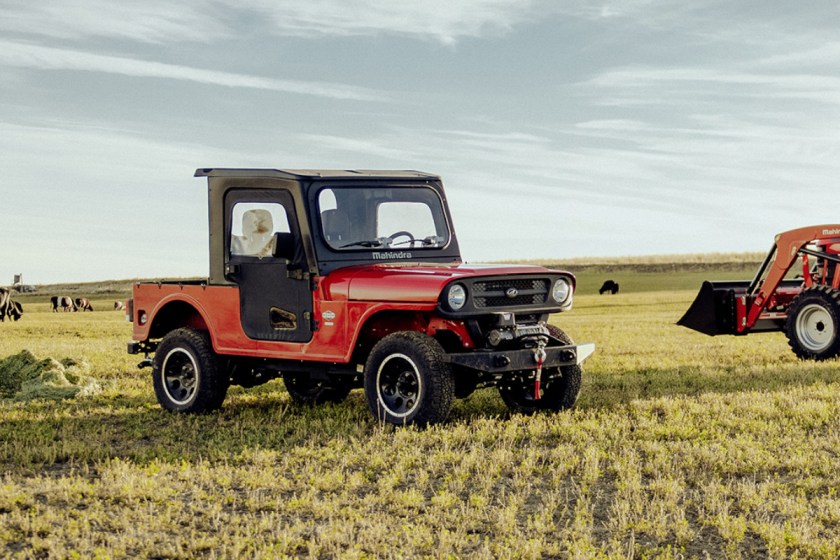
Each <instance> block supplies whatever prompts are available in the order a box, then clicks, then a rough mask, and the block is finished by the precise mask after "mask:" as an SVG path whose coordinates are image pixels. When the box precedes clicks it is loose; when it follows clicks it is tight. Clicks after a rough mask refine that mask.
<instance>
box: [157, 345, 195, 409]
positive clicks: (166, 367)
mask: <svg viewBox="0 0 840 560" xmlns="http://www.w3.org/2000/svg"><path fill="white" fill-rule="evenodd" d="M161 375H162V376H163V390H164V391H165V392H166V396H167V397H169V400H171V401H172V402H173V403H175V404H179V405H183V404H187V403H188V402H190V400H191V399H192V398H193V395H195V392H196V390H197V389H198V365H197V364H196V363H195V359H194V358H193V357H192V355H191V354H190V353H189V352H187V351H186V350H184V349H183V348H174V349H172V350H170V351H169V353H168V354H167V355H166V357H165V358H164V359H163V367H162V368H161Z"/></svg>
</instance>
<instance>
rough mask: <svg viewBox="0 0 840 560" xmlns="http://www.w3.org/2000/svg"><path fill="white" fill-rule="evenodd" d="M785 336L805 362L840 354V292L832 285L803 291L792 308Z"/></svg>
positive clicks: (794, 301)
mask: <svg viewBox="0 0 840 560" xmlns="http://www.w3.org/2000/svg"><path fill="white" fill-rule="evenodd" d="M785 334H786V335H787V338H788V343H789V344H790V347H791V348H792V349H793V353H794V354H796V355H797V356H798V357H799V358H801V359H803V360H828V359H830V358H834V357H836V356H838V355H840V291H838V290H834V289H832V288H831V287H829V286H815V287H813V288H808V289H806V290H803V291H802V293H801V294H799V295H798V296H797V297H796V299H794V300H793V303H791V305H790V308H789V309H788V318H787V321H786V322H785Z"/></svg>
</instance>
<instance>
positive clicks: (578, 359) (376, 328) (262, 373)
mask: <svg viewBox="0 0 840 560" xmlns="http://www.w3.org/2000/svg"><path fill="white" fill-rule="evenodd" d="M196 176H202V177H207V178H208V187H209V210H210V215H209V225H210V275H209V277H208V278H207V279H202V280H196V281H170V282H154V283H138V284H136V285H135V286H134V293H133V298H132V299H131V300H129V305H128V317H129V318H130V320H131V321H132V322H133V324H134V326H133V342H131V343H129V345H128V351H129V353H132V354H138V353H143V354H145V356H146V359H145V360H143V362H141V364H140V365H141V366H151V367H152V382H153V385H154V390H155V394H156V396H157V399H158V402H159V403H160V404H161V406H163V408H165V409H167V410H172V411H180V412H200V411H206V410H212V409H215V408H218V407H220V406H221V405H222V402H223V401H224V399H225V395H226V392H227V389H228V386H229V385H230V384H237V385H241V386H245V387H250V386H253V385H258V384H260V383H265V382H266V381H269V380H271V379H274V378H277V377H282V378H283V381H284V382H285V385H286V388H287V389H288V392H289V394H290V395H291V398H292V399H293V400H294V401H296V402H298V403H307V404H315V403H323V402H340V401H341V400H343V399H344V398H345V397H347V395H348V393H349V392H350V391H351V389H353V388H355V387H362V388H364V391H365V395H366V398H367V401H368V404H369V406H370V409H371V411H372V412H373V414H374V415H375V416H376V417H377V418H379V419H381V420H384V421H386V422H390V423H394V424H429V423H434V422H440V421H442V420H444V419H445V418H446V417H447V416H448V414H449V411H450V408H451V406H452V402H453V399H454V398H455V397H466V396H468V395H469V394H470V393H472V392H473V391H474V390H475V389H477V388H480V387H493V386H495V387H497V388H498V390H499V391H500V393H501V396H502V398H503V400H504V401H505V403H506V404H507V405H508V406H509V407H510V408H511V409H513V410H518V411H526V412H531V411H537V410H561V409H565V408H569V407H571V406H572V405H573V404H574V402H575V400H576V398H577V394H578V391H579V389H580V383H581V367H580V366H581V363H582V362H583V361H584V360H585V359H586V358H587V357H588V356H589V355H590V354H591V353H592V352H593V350H594V345H593V344H579V345H575V344H573V343H572V341H571V339H570V338H569V337H568V336H567V335H566V334H565V333H564V332H563V331H562V330H560V329H559V328H557V327H556V326H554V325H549V324H548V318H549V316H550V314H553V313H557V312H561V311H566V310H569V309H571V308H572V296H573V292H574V289H575V277H574V276H573V275H572V274H570V273H568V272H563V271H557V270H548V269H546V268H543V267H537V266H503V265H467V264H464V263H463V262H462V261H461V256H460V253H459V249H458V241H457V238H456V236H455V231H454V230H453V228H452V219H451V217H450V214H449V209H448V206H447V203H446V195H445V193H444V190H443V185H442V183H441V180H440V178H439V177H437V176H435V175H430V174H427V173H419V172H413V171H327V170H305V171H304V170H276V169H199V170H197V171H196ZM152 354H153V355H154V357H153V358H152V357H151V355H152Z"/></svg>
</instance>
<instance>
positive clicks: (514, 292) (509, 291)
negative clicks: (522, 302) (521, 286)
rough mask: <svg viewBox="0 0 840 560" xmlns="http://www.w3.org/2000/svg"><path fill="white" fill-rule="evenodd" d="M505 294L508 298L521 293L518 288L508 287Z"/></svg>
mask: <svg viewBox="0 0 840 560" xmlns="http://www.w3.org/2000/svg"><path fill="white" fill-rule="evenodd" d="M505 295H506V296H507V297H508V298H510V299H513V298H515V297H516V296H518V295H519V290H517V289H516V288H508V289H507V290H505Z"/></svg>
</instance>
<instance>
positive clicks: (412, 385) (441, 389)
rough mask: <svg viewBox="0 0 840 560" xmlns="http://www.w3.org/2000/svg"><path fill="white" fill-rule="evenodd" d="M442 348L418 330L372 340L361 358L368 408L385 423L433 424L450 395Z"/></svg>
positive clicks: (444, 411) (452, 392) (441, 415)
mask: <svg viewBox="0 0 840 560" xmlns="http://www.w3.org/2000/svg"><path fill="white" fill-rule="evenodd" d="M444 356H445V354H444V350H443V348H442V347H441V345H440V344H439V343H438V342H437V341H436V340H435V339H433V338H431V337H429V336H426V335H425V334H423V333H419V332H413V331H406V332H397V333H393V334H390V335H388V336H386V337H385V338H383V339H382V340H380V341H379V342H377V343H376V345H375V346H374V347H373V350H371V353H370V356H368V359H367V363H366V364H365V396H366V397H367V402H368V406H369V407H370V410H371V412H372V413H373V415H374V416H376V418H378V419H379V420H384V421H385V422H388V423H390V424H403V425H409V424H417V425H421V426H422V425H426V424H435V423H438V422H443V421H444V420H446V418H447V416H449V411H450V409H451V408H452V401H453V400H454V398H455V383H454V380H453V378H452V371H451V369H450V368H449V364H448V363H447V362H446V361H445V359H444Z"/></svg>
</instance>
